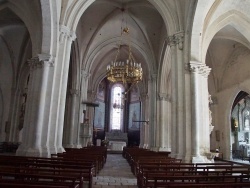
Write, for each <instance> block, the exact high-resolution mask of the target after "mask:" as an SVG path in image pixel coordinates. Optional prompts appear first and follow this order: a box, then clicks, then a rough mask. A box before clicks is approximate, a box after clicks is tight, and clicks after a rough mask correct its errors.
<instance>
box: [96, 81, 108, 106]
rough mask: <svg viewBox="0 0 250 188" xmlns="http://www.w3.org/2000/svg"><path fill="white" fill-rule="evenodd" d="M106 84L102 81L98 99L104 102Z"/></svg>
mask: <svg viewBox="0 0 250 188" xmlns="http://www.w3.org/2000/svg"><path fill="white" fill-rule="evenodd" d="M105 86H106V84H105V82H104V81H101V82H100V84H99V86H98V92H97V99H98V100H99V101H102V102H104V98H105V90H106V87H105Z"/></svg>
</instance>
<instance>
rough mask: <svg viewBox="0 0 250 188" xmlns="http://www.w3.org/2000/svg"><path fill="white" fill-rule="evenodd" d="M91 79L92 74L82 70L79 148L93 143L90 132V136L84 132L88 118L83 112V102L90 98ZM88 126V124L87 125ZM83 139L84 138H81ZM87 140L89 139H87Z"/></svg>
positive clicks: (78, 133)
mask: <svg viewBox="0 0 250 188" xmlns="http://www.w3.org/2000/svg"><path fill="white" fill-rule="evenodd" d="M89 77H90V73H89V72H87V71H86V70H82V72H81V90H80V107H79V121H78V122H79V124H78V127H77V141H76V143H77V147H78V148H79V147H81V146H86V145H87V142H88V141H91V140H89V138H90V137H91V135H92V134H91V135H89V132H90V131H89V132H88V134H87V135H86V134H85V132H84V130H85V129H86V128H85V129H84V127H83V126H84V124H83V123H84V119H85V118H86V117H84V116H86V113H85V114H83V111H85V112H86V104H83V103H82V102H83V101H86V100H87V97H88V94H87V91H88V90H87V88H88V80H89ZM85 125H86V124H85ZM88 126H89V122H88ZM80 137H82V138H80ZM86 138H87V139H86Z"/></svg>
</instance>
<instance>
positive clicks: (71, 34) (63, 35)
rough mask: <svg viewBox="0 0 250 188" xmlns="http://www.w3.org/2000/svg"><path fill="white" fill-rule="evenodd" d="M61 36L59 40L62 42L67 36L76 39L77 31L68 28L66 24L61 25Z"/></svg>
mask: <svg viewBox="0 0 250 188" xmlns="http://www.w3.org/2000/svg"><path fill="white" fill-rule="evenodd" d="M59 31H60V37H59V42H60V43H62V42H63V41H64V40H65V39H66V38H68V39H70V40H72V41H74V40H75V39H76V34H75V31H71V30H70V28H68V27H67V26H65V25H60V29H59Z"/></svg>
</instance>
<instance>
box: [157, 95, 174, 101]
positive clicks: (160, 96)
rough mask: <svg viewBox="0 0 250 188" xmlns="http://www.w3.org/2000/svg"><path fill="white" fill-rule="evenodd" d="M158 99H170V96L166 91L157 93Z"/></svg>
mask: <svg viewBox="0 0 250 188" xmlns="http://www.w3.org/2000/svg"><path fill="white" fill-rule="evenodd" d="M158 100H159V101H169V102H170V101H171V97H170V95H169V94H167V93H158Z"/></svg>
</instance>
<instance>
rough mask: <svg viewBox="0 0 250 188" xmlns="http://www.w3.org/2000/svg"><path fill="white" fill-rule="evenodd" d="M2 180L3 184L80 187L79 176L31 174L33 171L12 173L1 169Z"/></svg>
mask: <svg viewBox="0 0 250 188" xmlns="http://www.w3.org/2000/svg"><path fill="white" fill-rule="evenodd" d="M0 177H1V180H0V182H1V183H3V184H8V183H9V184H13V183H14V184H19V183H21V184H37V185H43V186H65V185H66V186H67V187H69V188H78V187H79V185H80V183H78V182H77V180H78V178H80V177H74V176H69V175H67V176H63V175H52V174H50V175H45V174H31V173H29V174H28V173H22V172H20V173H18V172H16V173H12V172H1V171H0Z"/></svg>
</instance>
